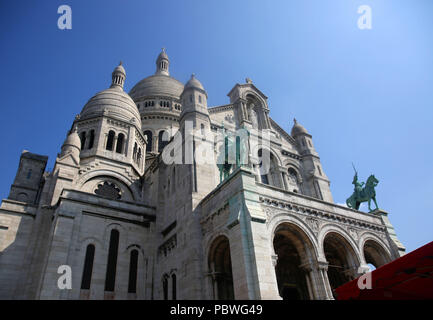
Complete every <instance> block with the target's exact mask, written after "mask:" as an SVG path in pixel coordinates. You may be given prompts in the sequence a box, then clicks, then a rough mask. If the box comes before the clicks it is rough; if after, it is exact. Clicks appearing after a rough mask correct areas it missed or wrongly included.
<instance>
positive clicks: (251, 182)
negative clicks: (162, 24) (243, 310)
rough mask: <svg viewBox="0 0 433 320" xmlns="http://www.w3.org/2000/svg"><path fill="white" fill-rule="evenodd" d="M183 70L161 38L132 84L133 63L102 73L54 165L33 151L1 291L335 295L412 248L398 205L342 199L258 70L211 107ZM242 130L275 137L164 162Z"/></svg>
mask: <svg viewBox="0 0 433 320" xmlns="http://www.w3.org/2000/svg"><path fill="white" fill-rule="evenodd" d="M170 67H172V66H171V65H170V59H169V57H168V55H167V53H166V52H165V50H164V49H163V50H162V52H161V53H160V54H159V55H158V57H157V59H156V71H155V74H153V75H150V76H148V77H146V78H144V79H143V80H141V81H139V82H138V83H137V84H135V86H133V88H132V89H131V90H130V91H129V93H126V92H125V91H124V83H125V80H126V71H125V69H124V67H123V66H122V64H120V65H119V66H117V67H116V68H115V69H114V71H113V72H112V76H111V84H110V85H109V86H108V85H107V84H108V83H109V79H108V77H105V76H104V75H102V78H101V89H103V88H104V87H108V88H106V89H104V90H102V91H100V92H98V93H96V94H95V95H94V96H93V97H91V98H90V99H89V100H88V102H87V103H86V104H85V105H84V107H83V108H82V109H81V112H80V113H79V114H78V115H77V116H76V117H75V119H71V120H72V121H71V127H70V128H65V132H66V131H67V134H66V138H65V140H64V143H63V145H62V146H61V148H60V149H59V153H58V154H57V157H56V159H55V164H54V168H53V169H52V170H47V169H46V165H47V161H48V157H47V156H44V155H39V154H35V153H32V152H29V151H27V150H24V151H23V152H22V154H21V158H20V161H19V164H18V170H17V174H16V177H15V180H14V181H13V184H12V185H11V188H10V193H9V196H8V198H7V199H3V201H2V203H1V207H0V299H97V300H103V299H107V300H110V299H124V300H125V299H131V300H135V299H146V300H163V299H166V300H175V299H208V300H213V299H218V300H220V299H273V300H281V299H304V300H331V299H334V298H335V292H334V289H335V288H337V287H338V286H340V285H342V284H343V283H345V282H347V281H350V280H352V279H355V278H356V277H358V276H360V275H361V274H363V273H365V272H367V271H369V270H370V269H369V265H373V266H375V267H379V266H381V265H383V264H385V263H388V262H390V261H391V260H393V259H396V258H398V257H399V256H401V255H403V254H404V252H405V248H404V246H403V245H402V244H401V243H400V241H399V240H398V238H397V236H396V233H395V230H394V228H393V226H392V225H391V223H390V221H389V219H388V213H387V212H386V211H384V210H380V209H377V210H375V211H373V212H370V213H365V212H361V211H358V210H354V209H350V208H348V207H346V206H342V205H338V204H336V203H334V201H333V198H332V194H331V190H330V180H329V178H328V176H327V175H326V173H325V168H324V167H323V166H322V164H321V162H320V157H319V155H318V153H317V151H316V150H315V147H314V143H313V137H312V135H311V134H310V133H309V132H308V131H307V130H306V128H304V127H303V126H302V125H301V124H300V123H299V122H297V121H294V124H293V127H292V129H291V132H290V133H288V132H285V131H284V130H283V129H282V128H281V127H280V126H279V125H278V124H277V122H276V121H274V120H273V119H272V118H271V117H270V109H269V106H268V102H267V96H266V95H265V94H264V93H263V92H262V91H260V89H259V88H257V87H256V86H255V85H254V83H253V82H252V81H251V80H250V79H246V82H245V83H237V84H235V85H234V86H233V88H232V89H231V90H230V92H228V94H227V95H228V101H227V104H225V105H220V106H208V105H207V101H208V94H207V91H206V89H205V87H204V86H203V85H202V83H201V82H200V81H199V80H198V79H197V77H196V76H195V75H192V76H191V78H190V79H189V81H188V82H187V83H185V84H184V83H182V82H180V81H178V80H176V79H174V78H173V77H171V76H170ZM107 73H108V72H107ZM104 84H106V85H104ZM79 111H80V109H79V108H77V112H79ZM187 127H191V128H192V129H193V131H194V132H195V133H194V134H192V135H187V131H188V130H187ZM240 128H243V129H245V130H247V132H248V137H249V138H251V139H252V138H255V139H256V140H258V141H263V143H259V144H258V147H257V148H250V149H249V151H248V153H247V154H246V161H245V163H242V164H239V163H237V162H236V163H233V164H232V165H231V166H228V167H225V166H220V165H218V164H217V163H212V162H211V161H210V162H203V161H200V159H198V158H196V157H195V156H193V157H192V161H180V163H179V162H177V161H167V159H168V158H171V157H170V155H173V154H180V155H181V156H180V159H181V160H184V159H185V158H187V156H188V155H189V154H187V153H189V151H191V153H192V154H193V155H194V152H195V151H197V150H204V149H205V147H206V148H207V150H214V152H215V154H216V153H217V152H218V148H216V142H215V140H213V139H212V137H213V136H215V135H216V133H217V132H219V131H221V130H223V131H224V132H227V133H234V132H236V131H237V130H239V129H240ZM314 130H315V132H318V133H320V128H315V129H314ZM264 137H266V139H264ZM178 138H179V139H178ZM188 146H191V147H188ZM188 150H189V151H188ZM264 158H267V159H269V161H268V162H269V166H268V168H267V170H263V165H262V162H263V161H262V159H264ZM221 168H223V169H221ZM221 170H224V175H222V171H221ZM62 266H63V267H64V266H68V267H69V268H70V270H71V279H70V280H71V285H70V287H68V288H65V287H62V286H61V285H59V278H60V277H61V276H62V274H61V273H60V272H59V268H60V267H62Z"/></svg>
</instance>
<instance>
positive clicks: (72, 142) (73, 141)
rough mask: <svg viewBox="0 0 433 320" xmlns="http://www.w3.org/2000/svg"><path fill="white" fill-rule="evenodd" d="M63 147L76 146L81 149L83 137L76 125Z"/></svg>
mask: <svg viewBox="0 0 433 320" xmlns="http://www.w3.org/2000/svg"><path fill="white" fill-rule="evenodd" d="M63 147H68V149H69V147H75V148H78V150H81V139H80V137H79V136H78V133H77V128H76V127H75V128H74V129H73V130H72V132H71V133H70V134H68V136H67V137H66V140H65V142H63Z"/></svg>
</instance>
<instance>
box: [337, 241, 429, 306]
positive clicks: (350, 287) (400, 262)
mask: <svg viewBox="0 0 433 320" xmlns="http://www.w3.org/2000/svg"><path fill="white" fill-rule="evenodd" d="M371 277H372V280H371V289H363V290H361V289H359V287H358V279H359V278H357V279H355V280H352V281H350V282H347V283H345V284H343V285H342V286H340V287H338V288H337V289H335V292H336V295H337V300H399V299H400V300H402V299H404V300H407V299H411V300H412V299H433V242H430V243H428V244H426V245H424V246H422V247H421V248H418V249H416V250H414V251H412V252H410V253H408V254H406V255H404V256H402V257H400V258H398V259H396V260H394V261H391V262H390V263H388V264H385V265H383V266H382V267H380V268H377V269H376V270H374V271H373V272H371ZM364 283H365V281H364Z"/></svg>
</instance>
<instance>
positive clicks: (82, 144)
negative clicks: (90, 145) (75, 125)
mask: <svg viewBox="0 0 433 320" xmlns="http://www.w3.org/2000/svg"><path fill="white" fill-rule="evenodd" d="M80 140H81V150H83V149H84V146H85V144H86V132H84V131H83V132H81V133H80Z"/></svg>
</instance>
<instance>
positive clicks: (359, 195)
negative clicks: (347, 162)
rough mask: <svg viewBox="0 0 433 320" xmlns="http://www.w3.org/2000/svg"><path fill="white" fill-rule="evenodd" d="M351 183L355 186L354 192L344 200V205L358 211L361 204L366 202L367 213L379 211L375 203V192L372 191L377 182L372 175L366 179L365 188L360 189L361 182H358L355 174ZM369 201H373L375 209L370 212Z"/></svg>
mask: <svg viewBox="0 0 433 320" xmlns="http://www.w3.org/2000/svg"><path fill="white" fill-rule="evenodd" d="M352 183H353V184H354V185H355V192H353V194H352V195H351V196H350V197H349V198H348V199H347V200H346V204H347V206H348V207H349V208H352V209H356V210H359V206H360V205H361V203H362V202H366V201H368V210H369V212H372V211H374V210H377V209H379V207H378V205H377V202H376V191H375V190H374V188H375V187H376V186H377V184H378V183H379V180H378V179H377V178H376V177H375V176H374V174H372V175H370V176H369V177H368V179H367V183H366V184H365V187H362V186H363V185H364V183H363V182H361V183H359V182H358V175H357V174H355V177H354V178H353V182H352ZM371 199H373V201H374V204H375V205H376V209H374V210H371V207H370V203H371Z"/></svg>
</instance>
